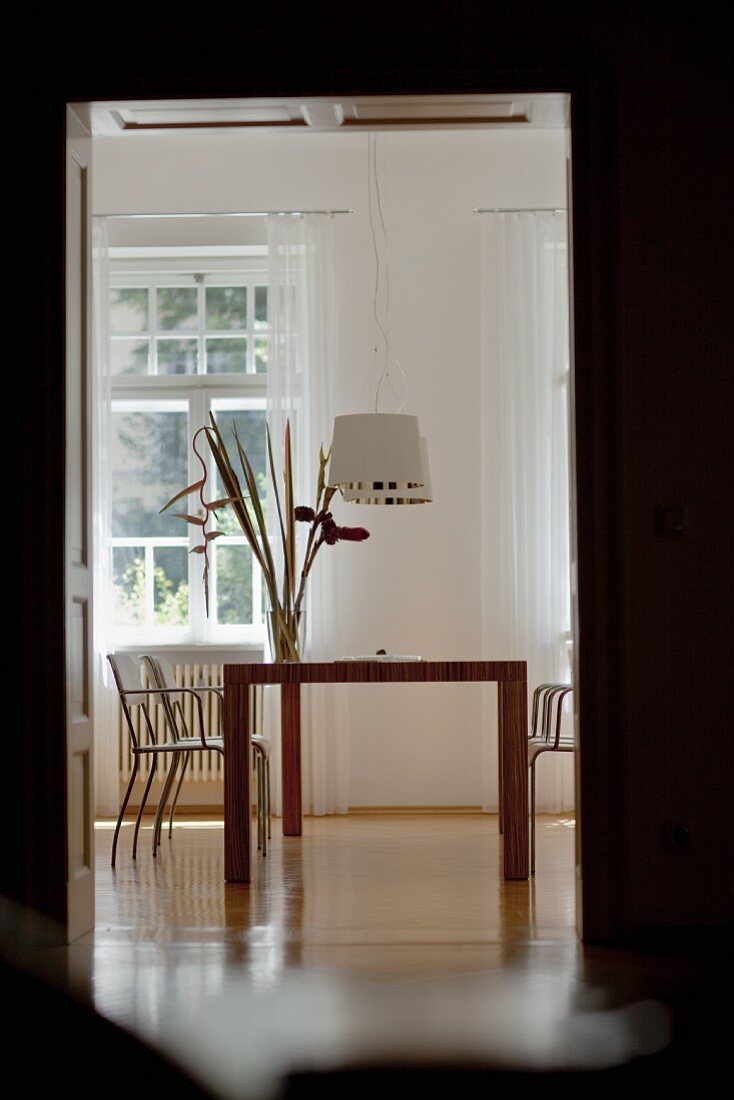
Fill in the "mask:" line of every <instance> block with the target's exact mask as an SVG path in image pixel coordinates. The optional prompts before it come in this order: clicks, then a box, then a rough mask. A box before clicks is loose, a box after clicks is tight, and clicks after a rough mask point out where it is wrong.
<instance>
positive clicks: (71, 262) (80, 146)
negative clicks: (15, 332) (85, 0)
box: [64, 108, 94, 940]
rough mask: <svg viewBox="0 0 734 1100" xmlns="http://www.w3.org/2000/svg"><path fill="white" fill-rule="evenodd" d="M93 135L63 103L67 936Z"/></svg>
mask: <svg viewBox="0 0 734 1100" xmlns="http://www.w3.org/2000/svg"><path fill="white" fill-rule="evenodd" d="M91 151H92V150H91V138H90V135H89V132H88V131H87V129H86V128H85V126H84V125H83V123H82V122H81V121H80V119H79V118H78V117H77V115H76V114H75V113H74V112H73V111H72V110H70V109H69V108H67V138H66V552H65V567H64V572H65V582H66V595H65V631H66V799H67V801H66V829H67V876H66V880H67V935H68V938H69V939H70V940H73V939H76V938H77V937H78V936H80V935H82V934H83V933H84V932H87V931H89V929H91V928H93V927H94V831H93V830H94V822H93V806H94V799H93V797H92V795H93V792H92V777H93V775H94V767H93V758H92V757H93V750H94V737H93V725H92V700H91V685H92V648H91V612H92V570H91V564H92V563H91V560H90V554H91V545H92V543H91V515H90V508H89V502H90V499H91V493H90V472H89V462H88V456H89V440H90V430H91V424H90V416H89V414H90V401H89V392H90V381H91V370H90V362H89V355H90V349H91V346H92V344H91V331H90V323H91V316H92V311H91V210H90V194H91V190H90V182H91V181H90V172H91Z"/></svg>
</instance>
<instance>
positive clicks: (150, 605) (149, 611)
mask: <svg viewBox="0 0 734 1100" xmlns="http://www.w3.org/2000/svg"><path fill="white" fill-rule="evenodd" d="M153 560H154V559H153V546H152V543H146V546H145V629H146V631H150V630H153V628H154V627H155V585H154V580H153Z"/></svg>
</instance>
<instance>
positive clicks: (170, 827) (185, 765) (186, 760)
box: [168, 752, 191, 840]
mask: <svg viewBox="0 0 734 1100" xmlns="http://www.w3.org/2000/svg"><path fill="white" fill-rule="evenodd" d="M190 759H191V753H190V752H187V753H186V755H185V756H184V758H183V764H182V765H181V774H180V775H179V777H178V786H177V787H176V793H175V795H174V796H173V802H172V803H171V812H170V814H169V815H168V838H169V840H170V838H171V837H172V836H173V811H174V810H175V809H176V803H177V802H178V796H179V795H180V794H181V785H182V783H183V781H184V775H185V774H186V769H187V768H188V766H189V760H190Z"/></svg>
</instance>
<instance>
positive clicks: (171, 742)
mask: <svg viewBox="0 0 734 1100" xmlns="http://www.w3.org/2000/svg"><path fill="white" fill-rule="evenodd" d="M107 660H108V662H109V664H110V668H111V669H112V675H113V676H114V678H115V684H116V686H117V692H118V695H119V696H120V703H121V705H122V712H123V714H124V716H125V722H126V725H127V729H128V733H129V734H130V751H131V753H132V757H133V769H132V773H131V775H130V779H129V781H128V785H127V789H126V791H125V796H124V798H123V800H122V805H121V806H120V813H119V815H118V818H117V824H116V826H115V835H114V837H113V839H112V860H111V864H112V866H113V867H114V866H115V859H116V855H117V840H118V837H119V834H120V827H121V826H122V820H123V818H124V816H125V810H126V809H127V804H128V802H129V800H130V795H131V793H132V789H133V786H134V784H135V779H136V778H137V774H138V767H139V765H140V758H141V757H142V756H150V757H151V758H152V762H151V766H150V771H149V773H148V779H147V782H146V784H145V789H144V790H143V797H142V798H141V800H140V806H139V808H138V814H137V817H136V819H135V832H134V835H133V859H135V858H136V856H137V849H138V833H139V831H140V822H141V820H142V817H143V811H144V809H145V804H146V802H147V801H148V794H149V793H150V787H151V784H152V782H153V777H154V775H155V772H156V767H157V764H158V757H159V756H160V755H161V754H162V753H166V754H172V753H173V754H175V757H174V761H175V765H176V766H177V765H178V758H179V757H181V756H184V755H186V754H189V753H191V752H204V751H208V750H210V749H213V750H214V751H215V752H223V751H224V742H223V741H222V740H221V738H208V739H207V738H206V735H205V731H204V713H203V707H202V703H201V697H200V696H199V695H198V694H197V692H196V691H194V690H193V689H191V688H178V691H179V693H180V694H188V695H191V696H192V697H193V699H194V706H195V708H196V712H197V714H198V717H199V730H200V737H199V738H196V737H187V738H181V737H179V736H178V729H177V727H176V725H175V723H171V722H170V721H169V708H168V706H167V705H166V710H165V712H164V713H165V714H166V729H167V734H168V737H167V739H166V740H165V741H158V739H157V736H156V732H155V726H154V724H153V722H152V721H151V717H150V712H149V709H148V707H149V703H150V702H154V703H155V702H158V701H159V700H162V699H165V700H168V697H169V696H170V694H171V693H170V691H169V689H168V688H158V687H154V688H151V687H147V688H145V687H143V685H142V683H141V681H140V672H139V668H138V665H137V664H136V663H135V662H134V661H133V659H132V658H131V657H129V656H128V655H127V654H125V653H108V654H107ZM136 707H139V708H140V712H141V713H142V716H143V721H144V723H145V729H146V730H147V734H148V742H147V744H142V743H141V741H140V740H139V739H138V734H137V732H136V729H135V723H134V722H133V717H132V712H133V710H134V709H135V708H136ZM175 771H176V767H171V768H170V769H169V775H168V777H167V779H166V784H165V786H164V791H163V796H162V799H163V798H165V797H167V794H168V790H170V785H171V783H172V781H173V776H174V775H175ZM164 805H165V803H164ZM160 807H161V803H160V802H159V804H158V811H157V812H156V821H158V816H159V813H160ZM156 841H157V836H156V831H155V829H154V830H153V855H155V854H156V847H157V843H156Z"/></svg>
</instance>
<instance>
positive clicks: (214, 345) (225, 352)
mask: <svg viewBox="0 0 734 1100" xmlns="http://www.w3.org/2000/svg"><path fill="white" fill-rule="evenodd" d="M246 370H247V340H246V339H245V337H240V336H237V337H215V338H210V339H207V342H206V371H207V374H244V373H245V371H246Z"/></svg>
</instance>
